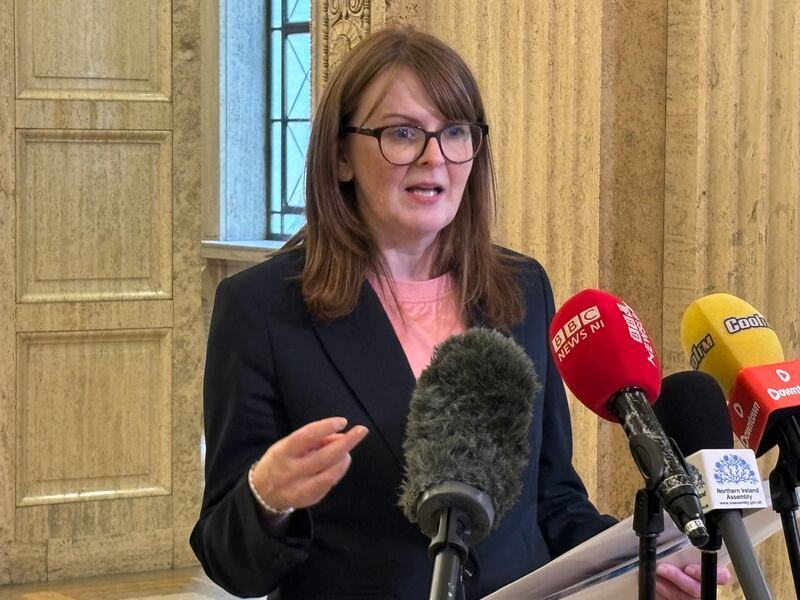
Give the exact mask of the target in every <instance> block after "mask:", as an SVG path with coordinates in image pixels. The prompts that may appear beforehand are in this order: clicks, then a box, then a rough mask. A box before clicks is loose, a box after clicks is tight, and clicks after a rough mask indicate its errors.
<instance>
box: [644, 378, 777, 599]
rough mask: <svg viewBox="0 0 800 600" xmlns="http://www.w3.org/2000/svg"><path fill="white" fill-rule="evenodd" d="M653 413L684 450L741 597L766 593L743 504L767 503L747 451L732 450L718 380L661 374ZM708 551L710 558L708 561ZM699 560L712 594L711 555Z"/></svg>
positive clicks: (713, 564) (757, 505)
mask: <svg viewBox="0 0 800 600" xmlns="http://www.w3.org/2000/svg"><path fill="white" fill-rule="evenodd" d="M653 412H654V413H655V414H656V416H657V417H658V420H659V421H660V423H661V425H662V426H663V427H664V431H665V433H666V434H667V435H669V436H670V437H672V439H673V440H674V441H675V443H676V444H677V446H678V448H679V449H680V450H681V451H682V452H683V454H684V455H686V462H687V464H688V465H689V470H690V472H691V473H692V474H693V475H694V477H695V483H696V485H697V488H698V490H699V491H700V500H701V503H702V507H703V512H704V514H705V518H706V525H707V526H708V529H709V532H710V533H711V538H712V540H715V539H717V536H716V531H717V530H718V531H719V532H720V533H721V535H722V539H723V540H724V542H725V547H726V548H727V549H728V552H729V554H730V556H731V561H732V562H733V568H734V570H735V571H736V574H737V575H738V577H739V583H740V584H741V586H742V591H743V592H744V595H745V597H746V598H748V600H751V599H761V598H765V599H769V598H771V596H770V593H769V589H768V588H767V584H766V581H765V580H764V575H763V573H762V572H761V567H760V566H759V564H758V561H757V560H756V556H755V552H754V551H753V546H752V544H751V543H750V539H749V536H748V535H747V530H746V529H745V526H744V522H743V521H742V509H750V508H763V507H765V506H766V505H767V503H766V500H765V498H764V492H763V489H762V487H761V476H760V475H759V472H758V464H757V463H756V457H755V454H754V453H753V451H752V450H748V449H741V450H734V449H733V431H732V430H731V423H730V419H729V418H728V409H727V406H726V404H725V397H724V395H723V393H722V390H721V389H720V387H719V385H718V384H717V382H716V381H715V380H714V378H713V377H711V376H710V375H707V374H706V373H702V372H699V371H683V372H680V373H675V374H673V375H670V376H668V377H665V378H664V381H663V382H662V386H661V395H660V396H659V398H658V400H657V401H656V403H655V404H654V405H653ZM717 549H719V541H718V540H717V543H716V545H715V547H706V548H704V550H714V551H715V550H717ZM709 556H711V557H712V558H711V560H710V564H708V565H707V563H709V558H708V557H709ZM702 562H703V568H702V574H701V585H702V587H703V589H704V593H703V595H702V597H703V598H706V597H708V596H709V595H711V597H715V596H716V558H715V555H713V554H707V553H706V552H704V554H703V561H702ZM706 590H707V593H706Z"/></svg>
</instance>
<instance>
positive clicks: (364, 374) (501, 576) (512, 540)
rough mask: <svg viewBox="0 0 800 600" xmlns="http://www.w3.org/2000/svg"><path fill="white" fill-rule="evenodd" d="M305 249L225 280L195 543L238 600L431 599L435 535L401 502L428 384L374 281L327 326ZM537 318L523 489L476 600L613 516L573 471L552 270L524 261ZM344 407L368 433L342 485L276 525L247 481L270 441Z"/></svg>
mask: <svg viewBox="0 0 800 600" xmlns="http://www.w3.org/2000/svg"><path fill="white" fill-rule="evenodd" d="M302 264H303V255H302V252H300V251H296V252H291V253H287V254H282V255H279V256H277V257H275V258H273V259H270V260H268V261H266V262H264V263H262V264H260V265H257V266H255V267H252V268H250V269H247V270H245V271H242V272H241V273H238V274H236V275H234V276H233V277H230V278H228V279H226V280H224V281H223V282H222V283H221V284H220V285H219V288H218V289H217V296H216V303H215V305H214V313H213V317H212V320H211V330H210V333H209V340H208V353H207V357H206V371H205V383H204V407H205V431H206V444H207V454H206V465H205V469H206V487H205V493H204V497H203V504H202V509H201V514H200V518H199V520H198V522H197V524H196V526H195V528H194V531H193V532H192V535H191V545H192V548H193V549H194V552H195V554H196V555H197V557H198V558H199V559H200V562H201V563H202V565H203V568H204V569H205V571H206V573H207V574H208V576H209V577H210V578H211V579H213V580H214V581H215V582H217V583H218V584H219V585H220V586H222V587H223V588H225V589H226V590H228V591H229V592H231V593H233V594H236V595H239V596H263V595H264V594H267V593H271V592H273V591H275V590H276V589H279V590H280V594H279V595H278V594H276V595H275V597H276V598H278V597H279V598H281V599H283V600H287V599H303V600H307V599H312V598H340V599H343V598H359V599H361V600H364V599H366V598H375V599H383V598H387V599H388V598H392V599H396V600H401V599H402V600H419V599H420V598H427V597H428V595H429V591H430V579H431V563H430V561H429V559H428V556H427V547H428V542H429V540H428V539H427V538H426V537H425V536H424V535H423V534H422V533H420V531H419V529H418V527H417V526H416V525H415V524H411V523H409V522H408V521H407V520H406V519H405V517H404V516H403V514H402V512H401V510H400V508H399V507H398V504H397V500H398V489H399V485H400V481H401V477H402V468H403V453H402V448H401V443H402V440H403V435H404V432H405V423H406V415H407V412H408V403H409V399H410V397H411V394H412V391H413V388H414V385H415V379H414V376H413V374H412V372H411V368H410V367H409V365H408V361H407V360H406V357H405V354H404V352H403V349H402V347H401V346H400V343H399V341H398V340H397V337H396V336H395V333H394V330H393V329H392V325H391V324H390V322H389V320H388V318H387V316H386V314H385V312H384V311H383V308H382V307H381V304H380V301H379V300H378V298H377V296H376V295H375V293H374V291H373V290H372V288H371V287H370V286H369V285H368V284H365V285H364V286H363V289H362V291H361V294H360V296H359V299H358V304H357V306H356V308H355V310H354V311H353V313H352V314H350V315H349V316H347V317H345V318H342V319H339V320H337V321H334V322H332V323H328V324H317V323H315V322H314V321H313V320H312V319H311V317H310V315H309V313H308V311H307V309H306V306H305V303H304V302H303V299H302V297H301V294H300V290H299V286H298V284H297V282H296V280H295V279H293V277H294V276H295V275H297V274H298V273H299V271H300V269H301V267H302ZM520 266H521V268H520V283H521V285H522V289H523V291H524V294H525V301H526V306H527V315H526V317H525V320H524V322H523V323H522V324H521V325H519V326H518V327H516V328H514V330H513V331H512V333H513V336H514V338H515V339H516V340H517V342H519V343H520V344H521V345H522V346H523V347H524V348H525V350H526V351H527V353H528V354H529V355H530V357H531V359H532V361H533V364H534V365H535V368H536V371H537V376H538V378H539V382H540V384H541V386H542V391H541V392H540V393H539V394H538V395H537V397H536V398H535V399H534V409H533V419H532V422H531V427H530V433H529V438H530V446H531V454H530V461H529V463H528V466H527V468H526V470H525V473H524V484H523V490H522V495H521V497H520V499H519V500H518V501H517V503H516V504H515V505H514V507H513V508H512V509H511V510H510V511H509V512H508V513H506V515H505V517H504V518H503V520H502V522H501V523H500V525H499V527H498V529H497V530H495V531H494V532H492V534H491V535H490V536H489V537H488V538H487V539H486V540H485V541H484V542H482V543H481V544H479V545H478V546H477V547H476V548H474V549H473V550H472V551H471V552H470V559H469V560H468V563H467V566H466V570H467V573H466V574H465V587H466V592H467V598H469V599H477V598H480V597H482V596H484V595H486V594H488V593H490V592H492V591H494V590H496V589H498V588H500V587H502V586H503V585H505V584H507V583H510V582H512V581H514V580H516V579H518V578H519V577H521V576H523V575H525V574H526V573H529V572H530V571H533V570H534V569H536V568H537V567H539V566H541V565H543V564H544V563H546V562H548V561H549V560H551V559H552V558H553V557H555V556H556V555H558V554H561V553H563V552H565V551H566V550H568V549H570V548H572V547H573V546H575V545H576V544H578V543H579V542H581V541H583V540H585V539H587V538H589V537H591V536H592V535H594V534H596V533H598V532H599V531H601V530H603V529H605V528H606V527H608V526H609V525H611V524H612V523H613V522H614V521H613V519H611V518H610V517H604V516H600V515H598V513H597V511H596V510H595V508H594V507H593V506H592V505H591V504H590V503H589V501H588V500H587V497H586V492H585V489H584V487H583V485H582V483H581V481H580V480H579V478H578V476H577V474H576V473H575V471H574V470H573V468H572V466H571V464H570V461H571V445H572V439H571V431H570V421H569V412H568V408H567V403H566V398H565V394H564V388H563V384H562V382H561V379H560V378H559V376H558V374H557V373H556V370H555V367H554V365H553V362H552V359H551V357H550V353H549V351H548V347H547V327H548V325H549V321H550V319H551V317H552V314H553V312H554V308H553V298H552V292H551V290H550V285H549V282H548V280H547V276H546V275H545V272H544V270H543V269H542V267H541V266H540V265H539V264H538V263H537V262H535V261H533V260H531V259H525V262H523V263H521V265H520ZM331 416H343V417H346V418H347V420H348V421H349V423H350V424H351V425H355V424H363V425H365V426H366V427H368V428H369V430H370V434H369V435H368V436H367V437H366V439H365V440H364V441H362V442H361V444H359V445H358V446H357V447H356V448H355V449H354V450H353V452H352V464H351V466H350V470H349V471H348V473H347V475H346V476H345V477H344V479H343V480H342V481H341V482H340V483H339V484H338V485H337V486H335V487H334V488H333V489H332V490H331V492H330V493H329V494H328V495H327V496H326V497H325V498H324V499H323V500H322V501H321V502H320V503H319V504H318V505H316V506H313V507H311V508H310V509H307V510H300V511H297V512H295V513H294V514H293V515H292V517H291V526H290V530H289V532H288V533H287V535H285V536H282V537H280V538H278V537H275V536H274V535H270V533H269V531H268V529H267V528H265V526H264V522H263V520H262V517H261V515H260V514H259V507H258V506H257V504H256V503H255V501H254V499H253V497H252V496H251V493H250V490H249V488H248V485H247V470H248V468H249V467H250V465H251V464H252V463H253V462H255V461H256V460H257V459H258V458H259V457H260V456H261V455H262V454H263V452H264V451H265V449H266V448H267V447H268V446H269V445H270V444H272V443H273V442H275V441H276V440H278V439H280V438H281V437H283V436H285V435H287V434H288V433H289V432H291V431H293V430H295V429H297V428H298V427H301V426H302V425H304V424H306V423H309V422H311V421H315V420H318V419H323V418H326V417H331Z"/></svg>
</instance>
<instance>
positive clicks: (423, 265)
mask: <svg viewBox="0 0 800 600" xmlns="http://www.w3.org/2000/svg"><path fill="white" fill-rule="evenodd" d="M433 247H434V244H431V245H430V246H427V247H426V248H425V249H424V250H421V251H419V250H417V251H414V250H407V249H399V248H391V249H382V250H381V255H382V256H383V260H384V261H385V262H386V268H387V269H388V275H389V276H390V277H391V278H392V279H396V280H398V281H427V280H429V279H433V278H434V277H435V276H436V275H437V273H433V255H434V252H433Z"/></svg>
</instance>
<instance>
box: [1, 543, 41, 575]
mask: <svg viewBox="0 0 800 600" xmlns="http://www.w3.org/2000/svg"><path fill="white" fill-rule="evenodd" d="M46 580H47V544H46V543H44V542H39V543H36V544H28V543H24V544H17V543H14V542H11V543H6V544H3V545H2V546H0V585H6V584H9V583H30V582H33V581H46Z"/></svg>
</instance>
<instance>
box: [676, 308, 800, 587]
mask: <svg viewBox="0 0 800 600" xmlns="http://www.w3.org/2000/svg"><path fill="white" fill-rule="evenodd" d="M681 342H682V344H683V348H684V351H685V352H686V353H687V355H688V356H689V360H690V363H691V365H692V367H694V368H695V369H698V370H701V371H705V372H706V373H709V374H710V375H712V376H713V377H714V378H715V379H716V380H717V381H718V382H719V384H720V386H721V387H722V389H723V391H725V392H726V393H727V396H728V411H729V415H730V418H731V425H732V427H733V432H734V433H735V434H736V437H737V438H738V439H739V441H740V442H741V443H742V445H743V446H745V447H746V448H750V449H753V450H755V453H756V456H761V455H762V454H764V453H765V452H766V451H767V450H770V449H771V448H772V447H774V446H776V445H777V446H778V447H779V448H780V453H779V456H778V464H777V465H776V467H775V469H773V471H772V472H771V473H770V476H769V483H770V496H771V499H772V508H773V509H774V510H775V511H776V512H777V513H779V514H780V515H781V522H782V524H783V534H784V539H785V541H786V549H787V551H788V555H789V565H790V566H791V569H792V578H793V580H794V587H795V592H796V593H797V595H798V596H799V597H800V532H798V529H797V520H796V518H795V514H796V511H797V509H798V508H799V507H800V498H799V497H798V493H797V487H798V485H800V418H798V416H799V415H800V361H797V360H795V361H784V359H783V349H782V348H781V344H780V342H779V341H778V337H777V335H776V334H775V332H774V331H773V329H772V328H771V327H770V325H769V323H768V322H767V320H766V319H765V318H764V316H763V315H762V314H761V313H760V312H758V311H757V310H756V309H755V308H753V307H752V306H751V305H750V304H748V303H747V302H745V301H744V300H742V299H741V298H737V297H736V296H731V295H730V294H711V295H708V296H704V297H702V298H700V299H699V300H696V301H695V302H693V303H692V304H691V305H690V306H689V308H687V309H686V312H685V313H684V315H683V320H682V322H681Z"/></svg>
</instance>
